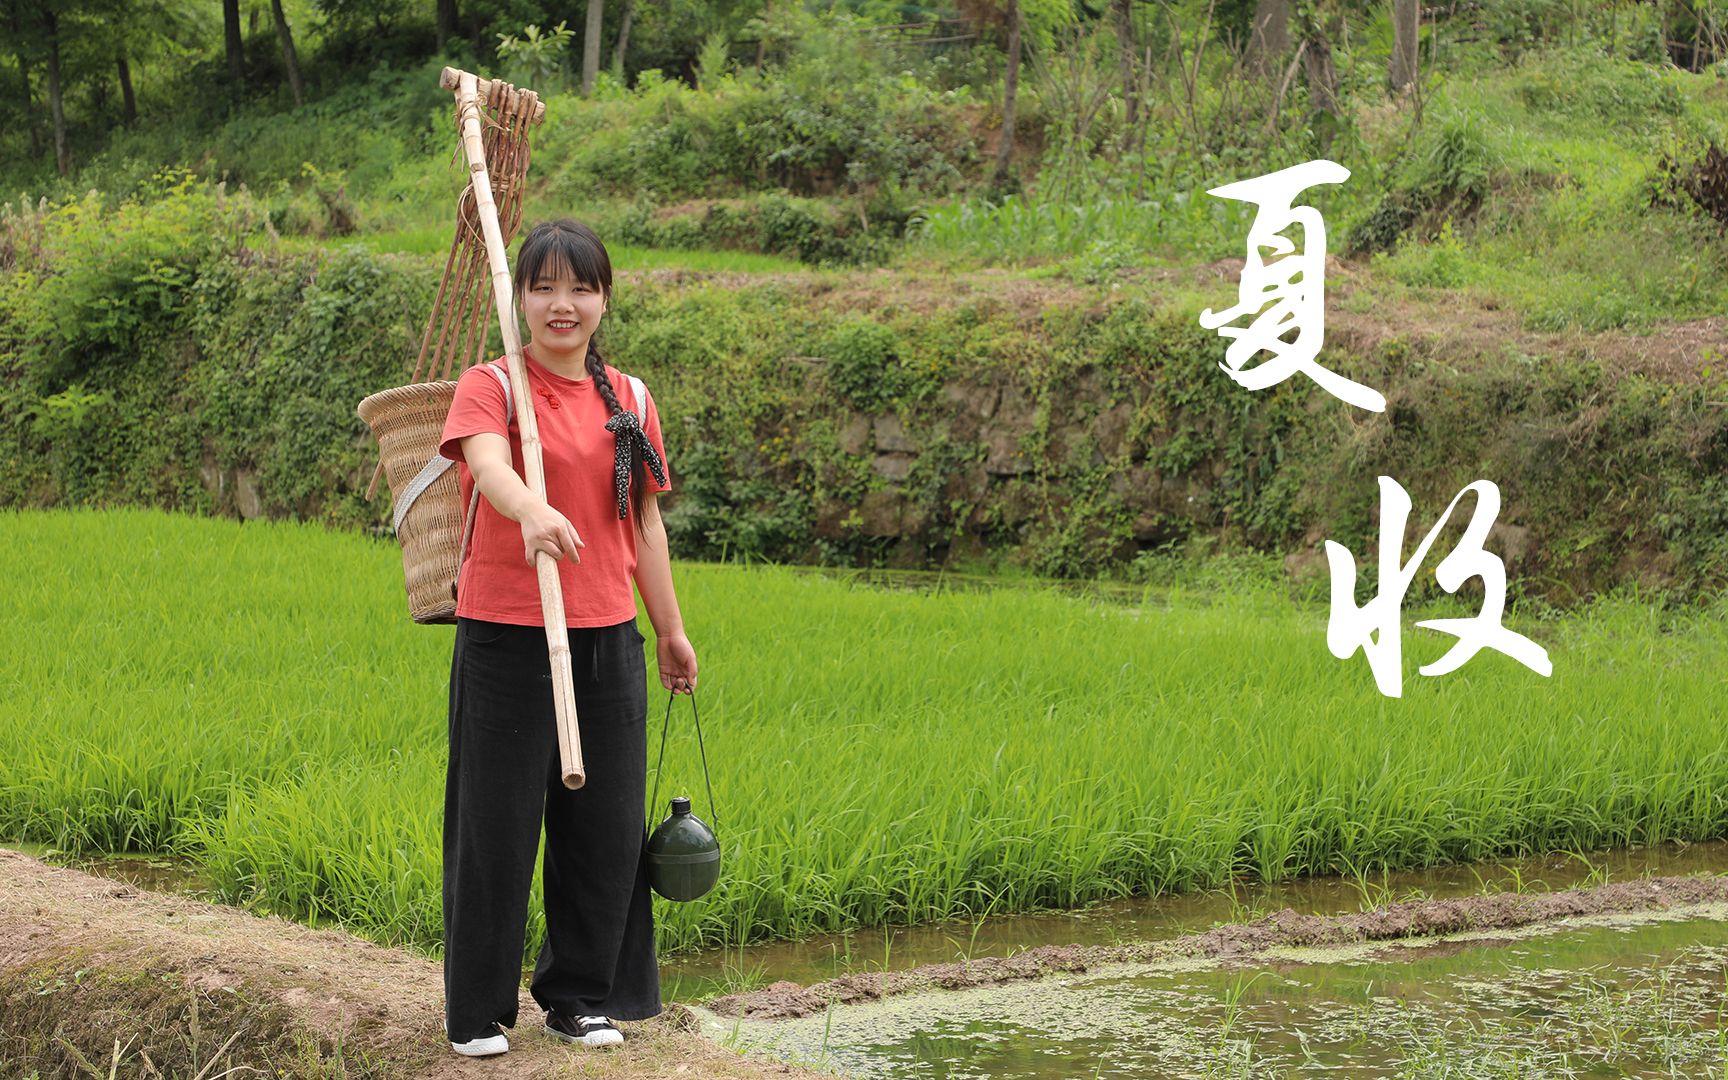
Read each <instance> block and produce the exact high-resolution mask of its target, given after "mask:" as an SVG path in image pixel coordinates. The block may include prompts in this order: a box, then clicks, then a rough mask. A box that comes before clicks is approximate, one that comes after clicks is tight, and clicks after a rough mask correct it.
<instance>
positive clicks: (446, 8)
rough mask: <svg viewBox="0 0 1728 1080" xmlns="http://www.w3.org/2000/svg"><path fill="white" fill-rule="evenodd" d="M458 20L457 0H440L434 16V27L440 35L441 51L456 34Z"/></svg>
mask: <svg viewBox="0 0 1728 1080" xmlns="http://www.w3.org/2000/svg"><path fill="white" fill-rule="evenodd" d="M456 21H457V12H456V0H438V6H437V8H436V10H435V12H434V14H433V16H432V27H433V31H434V32H435V33H436V34H437V35H438V51H439V52H443V51H444V46H445V45H447V44H449V42H450V39H451V38H453V37H455V36H456Z"/></svg>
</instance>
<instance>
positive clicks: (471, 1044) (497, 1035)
mask: <svg viewBox="0 0 1728 1080" xmlns="http://www.w3.org/2000/svg"><path fill="white" fill-rule="evenodd" d="M445 1034H446V1036H448V1034H449V1033H448V1032H446V1033H445ZM450 1049H452V1050H454V1051H456V1052H457V1053H458V1054H461V1055H462V1056H463V1057H492V1056H493V1055H494V1054H502V1053H504V1052H506V1051H507V1050H509V1049H510V1040H509V1039H507V1038H505V1037H504V1029H503V1028H502V1027H500V1026H499V1025H498V1023H497V1022H496V1021H494V1022H493V1024H492V1033H491V1034H490V1035H482V1036H480V1037H479V1038H477V1039H469V1040H468V1041H467V1042H460V1043H459V1042H454V1041H452V1042H451V1043H450Z"/></svg>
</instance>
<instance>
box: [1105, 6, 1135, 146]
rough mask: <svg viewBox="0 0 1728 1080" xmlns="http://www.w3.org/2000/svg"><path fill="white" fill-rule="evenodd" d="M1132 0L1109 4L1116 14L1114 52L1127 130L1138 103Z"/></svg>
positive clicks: (1130, 128)
mask: <svg viewBox="0 0 1728 1080" xmlns="http://www.w3.org/2000/svg"><path fill="white" fill-rule="evenodd" d="M1133 2H1134V0H1113V2H1112V3H1111V5H1110V8H1111V11H1112V13H1113V14H1114V15H1115V16H1116V53H1117V56H1118V57H1119V59H1120V61H1121V64H1122V101H1123V102H1124V104H1125V105H1126V107H1127V124H1126V126H1127V127H1128V129H1129V130H1133V127H1134V114H1135V111H1136V107H1137V106H1138V105H1139V104H1140V92H1139V87H1138V86H1137V85H1136V81H1137V80H1136V79H1135V78H1134V11H1133V8H1132V4H1133Z"/></svg>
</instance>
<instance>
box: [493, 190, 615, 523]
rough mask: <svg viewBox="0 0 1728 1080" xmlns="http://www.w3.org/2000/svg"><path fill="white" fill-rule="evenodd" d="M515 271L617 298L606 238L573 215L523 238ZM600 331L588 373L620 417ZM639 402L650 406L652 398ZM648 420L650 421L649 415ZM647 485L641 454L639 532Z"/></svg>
mask: <svg viewBox="0 0 1728 1080" xmlns="http://www.w3.org/2000/svg"><path fill="white" fill-rule="evenodd" d="M514 276H515V282H516V288H517V289H518V290H521V289H522V288H524V287H532V286H533V284H534V282H536V281H540V280H542V279H546V278H562V277H571V278H574V279H575V280H576V281H579V282H581V283H582V284H584V285H586V286H588V287H589V288H591V289H598V290H599V291H600V294H601V295H602V296H604V297H605V298H606V302H607V304H608V305H610V304H611V301H612V260H611V258H610V257H609V256H608V255H607V254H606V245H605V244H602V243H601V242H600V237H599V236H597V235H596V234H595V232H594V230H593V229H590V228H589V227H588V226H586V225H584V224H582V223H581V222H579V221H573V220H571V219H570V218H559V219H558V220H556V221H542V222H540V223H539V224H538V225H535V226H534V227H533V228H531V229H529V230H528V235H527V236H525V237H523V239H522V247H521V248H520V249H519V250H518V251H517V253H516V273H515V275H514ZM598 335H599V330H598V329H596V330H595V331H594V333H593V334H590V335H589V337H588V356H587V358H586V366H587V369H588V374H589V375H592V376H593V377H594V389H596V390H598V391H600V397H601V398H602V399H603V400H604V401H605V402H606V408H607V409H608V410H610V412H611V415H613V416H617V415H618V414H619V413H621V412H623V411H624V406H623V405H622V404H620V403H619V401H618V392H617V390H615V389H614V388H613V386H612V380H611V379H610V378H608V377H607V375H606V360H605V358H604V357H603V356H602V354H601V352H600V346H599V344H598V343H597V342H596V341H595V340H594V339H595V338H596V337H597V336H598ZM637 404H638V407H639V408H641V409H642V410H644V411H646V409H647V402H638V403H637ZM642 419H643V420H644V421H646V419H647V417H646V416H644V417H642ZM647 488H648V463H647V462H646V461H645V460H643V457H642V455H640V454H638V455H637V456H636V463H635V467H634V468H633V469H632V470H631V476H630V507H631V510H632V512H633V513H634V514H635V517H636V532H637V534H638V535H646V532H647V526H646V525H645V524H644V522H643V518H642V512H643V511H642V507H643V503H644V501H645V499H646V496H645V494H644V492H645V491H646V490H647Z"/></svg>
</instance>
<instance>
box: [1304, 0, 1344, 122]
mask: <svg viewBox="0 0 1728 1080" xmlns="http://www.w3.org/2000/svg"><path fill="white" fill-rule="evenodd" d="M1298 10H1299V12H1300V14H1299V17H1298V21H1299V22H1300V23H1301V33H1302V45H1303V49H1302V67H1303V75H1304V76H1305V78H1306V79H1307V82H1308V104H1309V108H1310V109H1311V111H1312V113H1313V115H1314V117H1315V121H1316V122H1315V124H1314V134H1315V137H1316V138H1317V139H1318V140H1319V143H1320V153H1321V154H1322V155H1324V154H1327V153H1329V152H1331V149H1332V139H1333V137H1334V136H1335V135H1336V134H1337V133H1338V125H1339V122H1340V117H1339V112H1338V69H1337V68H1336V67H1335V66H1334V65H1333V63H1332V35H1333V34H1335V33H1337V32H1338V26H1339V23H1340V22H1341V21H1342V18H1341V16H1340V15H1339V13H1338V12H1337V11H1336V10H1334V11H1330V12H1321V11H1316V10H1312V9H1310V8H1308V7H1307V6H1306V5H1304V6H1303V7H1302V8H1300V9H1298Z"/></svg>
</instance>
